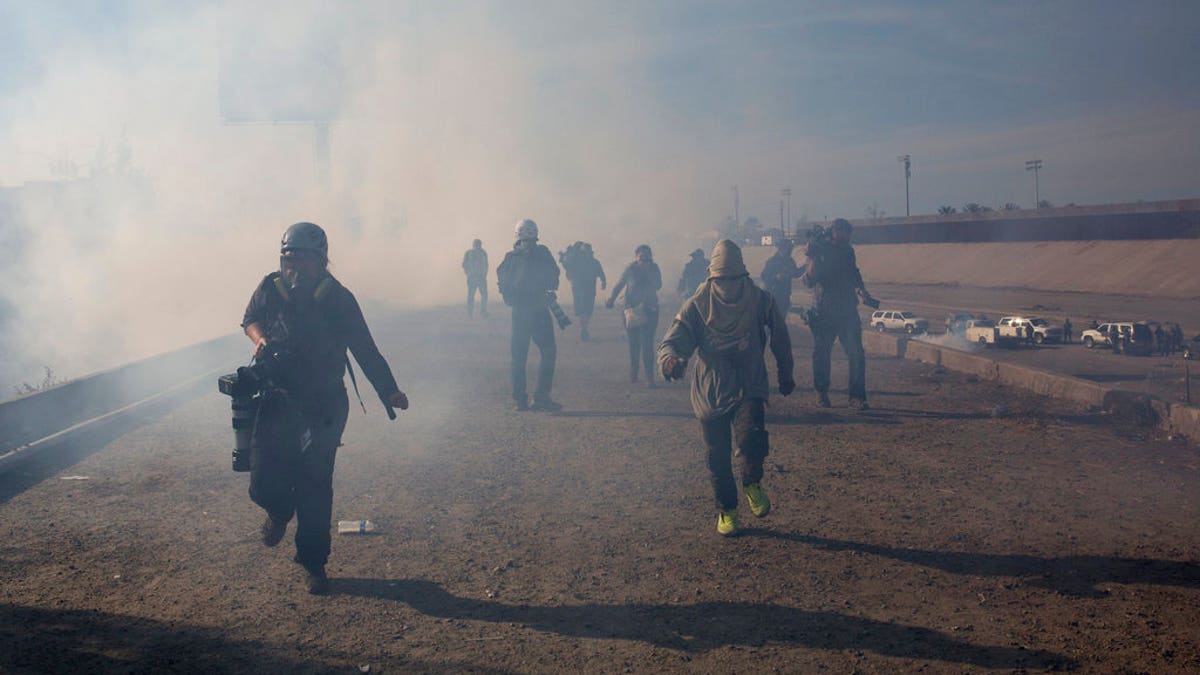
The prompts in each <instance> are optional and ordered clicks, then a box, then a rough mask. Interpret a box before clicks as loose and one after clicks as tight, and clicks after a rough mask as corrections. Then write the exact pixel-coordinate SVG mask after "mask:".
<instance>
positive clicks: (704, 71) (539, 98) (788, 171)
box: [0, 1, 1200, 217]
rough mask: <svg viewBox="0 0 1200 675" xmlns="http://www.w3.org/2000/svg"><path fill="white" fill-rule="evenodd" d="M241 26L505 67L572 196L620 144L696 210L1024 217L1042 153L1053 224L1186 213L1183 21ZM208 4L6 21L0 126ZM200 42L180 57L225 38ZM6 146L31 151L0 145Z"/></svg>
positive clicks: (967, 10)
mask: <svg viewBox="0 0 1200 675" xmlns="http://www.w3.org/2000/svg"><path fill="white" fill-rule="evenodd" d="M234 6H236V5H234ZM251 6H253V7H258V8H259V10H258V11H256V12H255V13H254V14H255V16H257V17H258V18H259V19H261V18H262V17H269V16H271V15H272V13H273V12H278V13H284V14H305V13H310V14H311V16H312V17H314V18H313V20H312V25H310V26H308V27H307V29H306V31H305V32H304V33H303V34H302V35H301V34H300V33H297V35H296V39H295V40H294V41H293V44H302V43H304V42H306V41H313V40H315V41H320V40H328V41H329V42H330V43H331V44H334V45H338V46H339V48H340V49H341V50H342V52H343V54H350V55H351V56H350V57H348V60H349V61H350V62H351V68H354V67H355V64H354V63H353V62H354V56H353V55H354V54H360V53H364V52H365V50H366V48H365V46H366V45H370V44H373V43H375V42H377V41H381V40H387V39H389V37H395V36H397V35H403V36H405V38H404V39H416V40H419V41H420V43H421V48H422V49H423V50H425V52H426V55H425V56H424V57H422V59H425V58H428V59H429V60H430V61H436V60H437V59H438V56H439V55H438V52H439V51H440V50H446V51H447V52H448V51H449V50H452V49H454V48H455V46H456V45H462V44H482V45H485V47H483V48H481V49H480V50H479V56H478V58H480V59H481V60H483V61H487V60H489V59H490V58H491V57H492V56H494V55H497V54H501V53H502V54H503V56H502V58H500V59H498V60H501V61H504V62H506V63H509V64H512V67H513V68H514V69H515V70H516V71H517V72H516V73H514V74H512V77H513V78H514V80H515V81H516V82H518V83H519V85H520V91H521V94H520V95H521V96H524V97H526V98H527V99H528V101H527V106H526V107H525V108H524V109H523V113H522V114H521V115H520V116H519V117H520V120H521V121H518V122H514V121H513V120H512V119H511V118H510V119H506V120H505V122H504V124H503V125H502V126H503V127H504V128H506V129H508V130H509V131H510V132H511V133H513V134H515V135H516V136H517V137H518V138H519V139H520V145H521V146H522V147H525V148H527V150H528V152H529V153H530V155H531V156H533V157H536V158H537V159H538V161H539V162H540V164H541V165H542V166H544V167H547V168H546V171H550V172H553V173H554V174H555V176H554V177H553V178H551V180H552V182H554V181H557V182H556V183H555V184H556V185H557V186H558V187H561V188H562V189H566V190H570V189H573V187H576V186H579V185H583V184H587V183H589V182H596V181H597V180H598V179H597V178H596V177H595V176H593V175H592V173H593V168H592V167H589V165H588V164H587V157H586V156H585V155H589V154H591V153H590V152H589V150H590V149H591V148H590V147H581V146H580V145H579V140H578V139H579V137H581V136H586V137H591V138H593V139H595V138H608V139H612V141H613V142H612V143H610V144H608V145H609V147H619V148H622V150H623V151H624V152H625V155H626V156H627V157H628V161H629V162H630V163H631V164H636V165H639V166H649V167H653V170H656V171H659V172H660V173H664V174H666V173H673V172H674V171H676V168H675V167H672V166H670V165H671V163H672V162H678V163H680V164H688V165H693V166H699V167H700V168H696V169H691V170H690V171H691V172H692V173H693V174H694V176H695V180H697V181H700V183H701V184H699V185H696V186H695V194H681V195H679V199H680V200H683V201H686V202H688V203H690V204H695V203H699V204H700V207H699V208H701V209H703V210H706V211H715V210H720V209H722V208H726V207H725V206H724V203H725V201H728V200H727V199H726V196H725V194H726V193H727V192H728V191H729V187H730V186H731V185H733V184H739V185H741V186H743V189H744V191H745V193H746V194H747V199H748V201H747V202H746V203H747V204H753V203H754V202H755V201H760V202H762V203H763V204H764V207H763V209H764V210H765V209H766V206H765V205H768V204H769V203H771V202H772V201H773V200H776V199H777V195H778V191H779V188H781V187H784V186H789V187H792V188H794V190H795V191H796V193H797V199H798V200H800V199H801V195H803V199H802V201H803V202H804V206H799V207H794V208H795V213H794V215H798V214H799V212H801V211H802V210H811V211H812V213H811V214H810V215H812V216H818V215H821V213H820V212H826V213H828V212H830V211H832V212H836V213H839V214H844V215H850V216H861V215H863V210H864V208H865V207H866V206H867V205H868V204H872V203H877V204H879V205H880V207H881V208H884V209H885V210H886V211H887V212H888V213H890V214H893V215H896V214H899V213H901V212H902V209H903V201H902V199H903V183H902V181H903V175H902V170H901V169H900V167H899V165H898V164H897V162H896V159H895V157H896V155H898V154H903V153H907V154H910V155H912V157H913V188H914V190H913V198H914V199H913V201H914V211H916V212H921V211H926V212H928V211H932V210H935V209H936V208H937V206H939V205H941V204H943V203H949V204H956V205H959V206H961V204H962V203H964V202H966V201H979V202H982V203H985V204H998V203H1002V202H1004V201H1016V202H1018V203H1025V204H1028V203H1029V202H1031V201H1032V196H1031V195H1029V194H1027V193H1028V192H1029V191H1030V190H1029V189H1027V188H1028V186H1027V184H1028V183H1029V181H1028V176H1026V175H1024V173H1023V160H1024V159H1029V158H1032V157H1033V156H1038V157H1040V158H1041V159H1043V160H1044V162H1045V166H1046V169H1045V173H1044V174H1043V175H1044V179H1045V181H1046V186H1047V190H1046V191H1045V192H1046V196H1048V197H1049V198H1051V199H1053V200H1054V201H1057V202H1060V203H1061V202H1066V201H1075V202H1079V203H1092V202H1105V201H1126V200H1130V201H1132V200H1136V199H1160V198H1174V197H1195V196H1200V183H1198V179H1197V178H1196V176H1197V175H1200V157H1198V156H1197V155H1198V154H1200V141H1198V140H1197V135H1198V134H1197V132H1195V131H1194V129H1195V128H1197V127H1196V125H1195V123H1196V122H1197V121H1200V117H1198V116H1197V111H1198V110H1200V67H1197V66H1198V65H1200V56H1197V50H1196V48H1195V39H1196V38H1195V36H1196V35H1200V3H1196V2H1153V1H1152V2H1138V3H1133V2H1071V1H1064V2H1013V3H998V2H919V3H843V2H699V1H697V2H628V1H627V2H592V3H576V2H516V1H510V2H494V3H442V2H420V3H390V2H389V3H378V4H371V3H339V4H336V5H326V4H323V3H311V2H310V3H300V4H294V3H290V4H280V5H274V6H265V5H259V4H256V3H251ZM213 7H223V8H224V9H226V10H229V8H230V6H228V5H227V6H221V5H214V4H213V3H153V2H119V1H117V2H63V3H10V4H8V5H7V7H6V8H4V9H0V62H3V63H5V64H6V67H5V68H3V69H0V129H2V128H3V127H5V126H7V125H9V124H11V123H15V122H20V121H21V117H22V115H25V114H28V107H27V106H24V105H21V104H20V103H19V102H20V101H21V100H22V98H23V97H31V98H33V99H36V98H37V97H38V96H39V87H40V86H42V85H43V84H44V83H45V82H46V81H47V80H48V79H52V78H54V77H56V76H58V75H60V74H61V71H62V69H63V68H64V67H65V68H70V67H71V65H70V64H71V63H72V61H71V60H70V59H64V58H63V53H64V51H66V52H70V53H72V54H74V55H77V56H78V58H79V59H80V60H81V61H88V60H91V59H94V60H96V61H99V62H103V63H107V64H109V65H110V66H111V67H112V68H114V69H116V70H117V71H120V70H121V69H123V68H129V69H134V68H137V67H138V66H137V62H138V61H139V59H143V58H145V56H144V55H143V54H140V53H139V52H138V48H137V47H136V43H137V40H136V37H137V36H138V35H140V34H144V33H146V32H147V31H154V30H156V29H158V27H160V26H161V25H163V24H164V23H180V22H182V23H184V24H187V23H188V17H189V16H190V15H192V14H196V13H200V12H202V11H203V10H205V9H211V8H213ZM234 21H235V22H236V21H237V19H234ZM196 23H198V24H202V23H203V22H196ZM271 24H272V28H273V27H274V22H271ZM250 25H251V26H253V23H252V22H251V23H250ZM197 30H198V31H199V32H197V33H196V34H195V35H194V36H190V37H189V38H188V39H185V40H181V42H182V43H184V44H180V45H179V48H180V49H181V50H188V49H195V48H197V47H200V46H203V45H198V44H196V43H203V42H204V41H206V40H209V41H216V40H220V39H221V38H220V35H218V34H216V33H214V32H204V31H202V30H199V29H197ZM188 42H192V43H193V44H190V45H189V44H186V43H188ZM284 43H285V44H286V41H284ZM131 45H132V46H131ZM303 48H304V47H303V46H297V47H296V49H303ZM443 56H446V55H443ZM490 65H491V64H488V63H482V62H481V63H480V68H484V69H486V68H488V67H490ZM405 67H411V64H409V65H408V66H405ZM373 68H374V69H376V70H378V68H379V66H378V64H375V65H374V66H373ZM594 83H600V84H598V85H595V86H593V84H594ZM419 104H420V102H419V101H418V102H417V103H416V105H419ZM80 114H83V112H82V111H81V113H80ZM478 114H484V115H485V114H486V111H480V112H479V113H478ZM22 126H27V125H22ZM6 141H7V142H11V143H15V144H26V143H29V142H30V140H29V139H28V138H17V139H14V138H12V137H11V136H10V137H8V138H7V139H6V137H5V136H4V135H3V131H2V130H0V143H3V142H6ZM22 147H24V145H22ZM88 151H89V150H88V149H86V148H79V149H77V150H76V149H72V152H73V153H75V154H79V155H85V156H86V154H87V153H88ZM24 152H29V151H27V150H24ZM614 154H615V153H614ZM607 159H608V160H609V161H611V160H612V159H613V158H612V157H611V156H610V157H608V158H607ZM38 170H39V167H38V164H37V162H33V161H30V160H29V159H28V158H26V160H25V161H23V162H19V163H15V164H14V163H13V162H10V163H9V164H7V165H2V164H0V182H3V183H13V182H20V181H21V180H23V179H28V178H37V177H39V176H37V175H35V174H36V173H37V172H38ZM601 182H603V181H601ZM897 184H898V185H897ZM671 186H672V188H677V187H678V182H672V183H671ZM717 194H720V195H722V196H721V197H720V198H719V199H718V198H717V197H716V196H715V195H717ZM696 217H700V216H696Z"/></svg>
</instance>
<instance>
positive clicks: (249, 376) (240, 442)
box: [217, 344, 289, 471]
mask: <svg viewBox="0 0 1200 675" xmlns="http://www.w3.org/2000/svg"><path fill="white" fill-rule="evenodd" d="M288 359H289V354H288V351H287V349H286V348H283V347H276V346H274V345H271V344H268V345H267V346H266V348H265V349H264V350H263V354H262V356H261V357H259V358H257V359H255V361H254V363H253V364H252V365H249V366H242V367H240V368H238V369H237V372H235V373H230V374H228V375H222V376H221V377H219V378H217V391H219V392H221V393H222V394H225V395H226V396H228V397H230V398H231V399H233V401H232V402H231V404H230V406H231V408H232V411H233V470H234V471H249V470H250V444H251V439H252V438H253V436H254V423H255V420H256V419H257V418H258V409H259V407H260V406H261V405H262V402H263V399H264V398H266V397H267V396H269V395H270V394H271V392H272V391H275V390H277V389H278V387H279V382H280V381H281V378H282V376H283V373H284V369H285V366H286V364H287V362H288Z"/></svg>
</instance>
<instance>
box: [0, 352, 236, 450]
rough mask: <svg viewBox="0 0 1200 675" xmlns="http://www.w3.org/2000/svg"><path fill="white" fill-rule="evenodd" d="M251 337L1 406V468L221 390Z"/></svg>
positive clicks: (149, 360)
mask: <svg viewBox="0 0 1200 675" xmlns="http://www.w3.org/2000/svg"><path fill="white" fill-rule="evenodd" d="M247 351H248V350H247V346H246V341H245V338H244V337H242V336H240V335H229V336H226V337H222V338H217V339H215V340H209V341H206V342H201V343H198V344H195V345H191V346H189V347H185V348H183V349H179V350H176V351H173V352H169V353H166V354H160V355H158V356H153V357H150V358H147V359H142V360H140V361H135V362H134V363H130V364H127V365H124V366H121V367H118V368H113V369H112V370H107V371H104V372H100V373H96V374H94V375H89V376H87V377H82V378H79V379H77V380H71V381H70V382H66V383H64V384H61V385H58V386H56V387H51V388H49V389H45V390H43V391H39V392H36V393H34V394H30V395H28V396H22V397H20V398H16V399H12V400H9V401H4V402H2V403H0V470H2V469H5V468H7V467H8V466H10V465H12V464H14V463H16V462H17V461H21V460H24V459H27V458H29V457H31V456H33V455H34V454H36V453H37V452H38V451H40V450H41V449H43V448H46V447H49V446H50V445H51V444H52V443H53V442H56V441H58V440H62V436H64V435H65V434H68V433H70V432H72V431H74V430H76V429H81V428H83V427H86V426H90V425H94V424H96V423H100V422H103V421H105V420H107V419H109V418H111V417H113V416H115V415H119V414H120V413H121V412H123V411H126V410H130V409H132V408H136V407H138V406H140V405H143V404H145V403H149V402H151V401H155V400H159V399H161V398H163V397H164V396H167V395H183V396H186V395H194V394H196V393H198V392H201V391H211V390H212V389H215V388H216V375H217V374H219V372H221V371H233V370H234V369H235V368H236V367H237V365H238V362H239V361H244V360H245V357H246V354H247Z"/></svg>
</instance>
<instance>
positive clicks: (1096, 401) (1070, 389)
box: [996, 361, 1110, 406]
mask: <svg viewBox="0 0 1200 675" xmlns="http://www.w3.org/2000/svg"><path fill="white" fill-rule="evenodd" d="M996 366H997V368H996V381H997V382H999V383H1000V384H1007V385H1011V386H1014V387H1021V388H1023V389H1028V390H1029V391H1032V392H1033V393H1035V394H1041V395H1043V396H1053V397H1055V398H1063V399H1067V400H1070V401H1077V402H1079V403H1086V404H1088V405H1095V406H1099V405H1103V404H1104V395H1105V394H1106V393H1108V392H1109V391H1110V388H1106V387H1103V386H1101V385H1099V384H1096V383H1095V382H1089V381H1088V380H1084V379H1080V378H1077V377H1071V376H1069V375H1061V374H1059V373H1052V372H1050V371H1048V370H1039V369H1037V368H1030V367H1029V366H1018V365H1016V364H1014V363H1005V362H1003V361H998V362H997V363H996Z"/></svg>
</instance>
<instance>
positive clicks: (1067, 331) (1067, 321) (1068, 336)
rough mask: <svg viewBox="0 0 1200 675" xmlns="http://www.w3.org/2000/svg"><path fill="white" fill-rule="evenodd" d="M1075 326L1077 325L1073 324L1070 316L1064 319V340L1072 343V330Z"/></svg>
mask: <svg viewBox="0 0 1200 675" xmlns="http://www.w3.org/2000/svg"><path fill="white" fill-rule="evenodd" d="M1074 328H1075V327H1074V326H1072V325H1071V317H1069V316H1068V317H1067V318H1066V319H1065V320H1064V321H1063V342H1065V343H1067V344H1071V331H1072V330H1073V329H1074Z"/></svg>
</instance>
